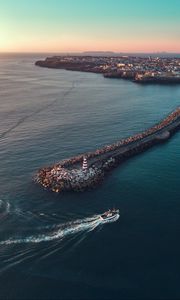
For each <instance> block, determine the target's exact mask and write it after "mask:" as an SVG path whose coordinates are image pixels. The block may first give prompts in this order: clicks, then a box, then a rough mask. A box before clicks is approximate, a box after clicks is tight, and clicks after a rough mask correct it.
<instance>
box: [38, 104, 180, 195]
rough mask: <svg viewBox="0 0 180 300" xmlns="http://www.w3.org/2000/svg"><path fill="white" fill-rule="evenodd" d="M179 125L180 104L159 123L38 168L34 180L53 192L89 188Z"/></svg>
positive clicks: (165, 136)
mask: <svg viewBox="0 0 180 300" xmlns="http://www.w3.org/2000/svg"><path fill="white" fill-rule="evenodd" d="M179 128H180V107H178V108H177V109H176V110H175V111H173V112H172V113H171V114H169V115H168V116H167V117H166V118H164V119H163V120H162V121H161V122H160V123H158V124H156V125H155V126H153V127H151V128H149V129H147V130H145V131H143V132H141V133H139V134H136V135H134V136H130V137H128V138H126V139H122V140H120V141H118V142H116V143H114V144H111V145H107V146H104V147H102V148H100V149H97V150H95V151H93V152H87V153H84V154H81V155H77V156H74V157H71V158H68V159H64V160H62V161H60V162H58V163H57V164H55V165H53V166H50V167H45V168H42V169H40V170H39V171H38V172H37V174H36V176H35V181H36V182H37V183H39V184H41V185H42V186H43V187H44V188H46V189H49V190H52V191H54V192H57V193H58V192H61V191H84V190H87V189H91V188H93V187H96V186H97V185H99V184H100V183H101V182H102V180H103V178H104V177H105V175H106V174H107V173H108V172H109V171H111V170H112V169H113V168H114V167H116V166H117V165H119V164H120V163H121V162H123V161H125V160H126V159H128V158H129V157H131V156H134V155H136V154H138V153H141V152H143V151H145V150H146V149H148V148H150V147H152V146H154V145H156V144H158V143H162V142H164V141H166V140H167V139H169V138H170V137H171V135H172V134H173V133H174V132H175V131H177V130H178V129H179ZM84 158H86V159H87V167H86V168H85V169H83V160H84Z"/></svg>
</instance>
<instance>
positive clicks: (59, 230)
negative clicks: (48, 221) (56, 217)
mask: <svg viewBox="0 0 180 300" xmlns="http://www.w3.org/2000/svg"><path fill="white" fill-rule="evenodd" d="M118 218H119V215H118V216H117V217H116V218H114V220H111V221H109V222H115V221H116V220H117V219H118ZM109 222H108V221H107V222H104V221H103V220H101V219H100V215H96V216H93V217H92V218H85V219H83V220H76V221H74V222H69V223H66V224H63V225H62V224H59V225H54V227H55V230H53V231H51V232H49V233H46V234H39V235H31V236H29V237H25V238H19V239H13V238H10V239H8V240H5V241H2V242H0V245H10V244H21V243H41V242H50V241H53V240H57V239H63V238H64V237H66V236H68V235H72V234H76V233H78V232H81V231H92V230H94V229H95V228H96V227H97V226H99V225H101V224H103V223H109Z"/></svg>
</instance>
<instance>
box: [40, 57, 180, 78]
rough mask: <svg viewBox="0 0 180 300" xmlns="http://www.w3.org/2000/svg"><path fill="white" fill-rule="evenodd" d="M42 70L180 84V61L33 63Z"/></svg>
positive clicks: (50, 60)
mask: <svg viewBox="0 0 180 300" xmlns="http://www.w3.org/2000/svg"><path fill="white" fill-rule="evenodd" d="M35 65H37V66H40V67H45V68H54V69H65V70H71V71H81V72H93V73H101V74H103V76H104V77H106V78H122V79H129V80H131V81H133V82H136V83H141V84H148V83H158V84H180V58H178V57H177V58H172V57H151V56H149V57H139V56H138V57H137V56H125V55H124V56H90V55H89V56H84V55H81V56H69V55H67V56H53V57H47V58H46V59H45V60H39V61H36V63H35Z"/></svg>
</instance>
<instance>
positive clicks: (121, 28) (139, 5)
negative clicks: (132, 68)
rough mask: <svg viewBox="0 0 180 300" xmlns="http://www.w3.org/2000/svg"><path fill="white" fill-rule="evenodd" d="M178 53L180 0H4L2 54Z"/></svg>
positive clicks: (0, 0)
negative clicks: (88, 52)
mask: <svg viewBox="0 0 180 300" xmlns="http://www.w3.org/2000/svg"><path fill="white" fill-rule="evenodd" d="M81 51H115V52H162V51H166V52H176V53H180V0H0V52H56V53H57V52H81Z"/></svg>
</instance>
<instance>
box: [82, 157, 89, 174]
mask: <svg viewBox="0 0 180 300" xmlns="http://www.w3.org/2000/svg"><path fill="white" fill-rule="evenodd" d="M87 168H88V164H87V159H86V157H83V165H82V169H83V171H87Z"/></svg>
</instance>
